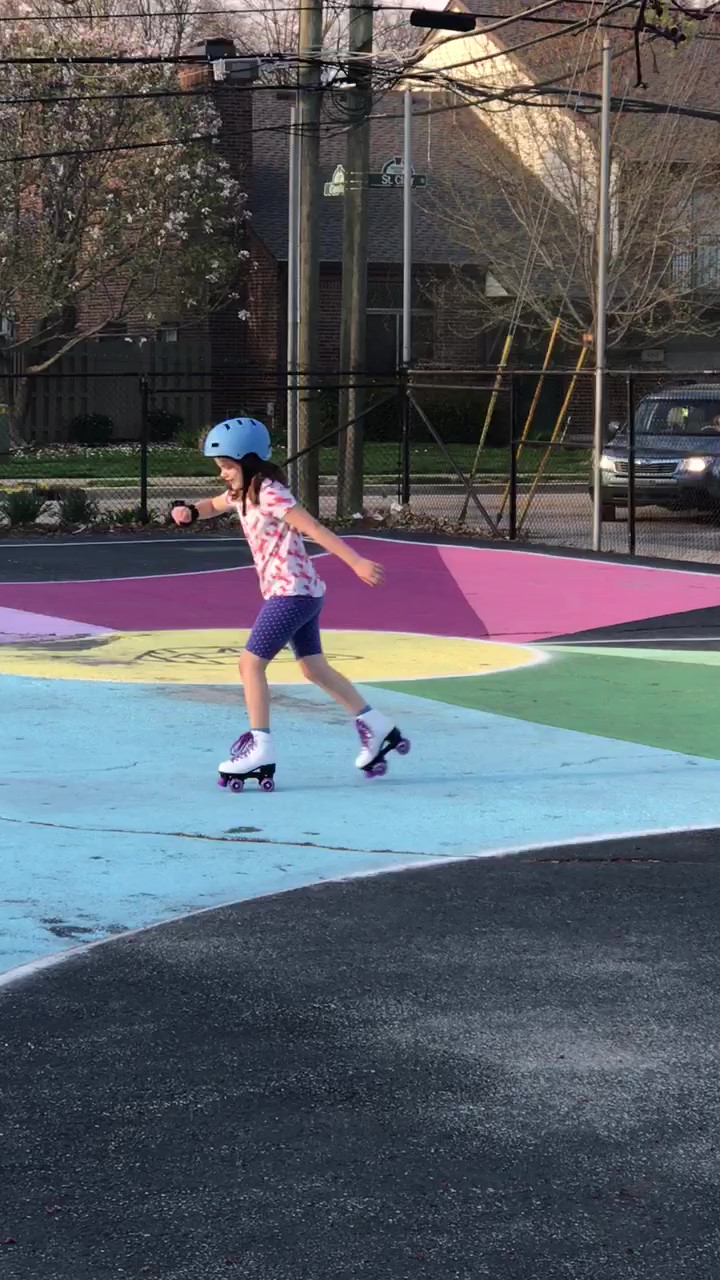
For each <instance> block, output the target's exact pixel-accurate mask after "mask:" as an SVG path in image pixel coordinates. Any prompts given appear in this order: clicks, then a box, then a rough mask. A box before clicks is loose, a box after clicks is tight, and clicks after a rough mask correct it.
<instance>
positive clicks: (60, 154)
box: [0, 133, 217, 164]
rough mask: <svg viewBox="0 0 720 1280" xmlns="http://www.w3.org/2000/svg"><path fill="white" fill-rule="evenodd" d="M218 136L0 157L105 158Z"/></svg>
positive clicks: (17, 160) (1, 159) (6, 160)
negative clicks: (121, 152)
mask: <svg viewBox="0 0 720 1280" xmlns="http://www.w3.org/2000/svg"><path fill="white" fill-rule="evenodd" d="M216 140H217V134H214V133H197V134H193V135H192V136H191V137H189V138H162V139H160V140H159V141H158V142H127V143H115V144H114V145H113V146H112V147H78V148H75V149H68V150H67V151H36V152H34V154H32V155H30V154H28V155H16V156H0V164H22V163H25V162H26V161H30V160H64V159H70V158H71V157H74V156H83V157H85V156H104V155H109V154H111V153H112V154H114V153H115V152H116V151H150V150H152V149H153V148H156V147H188V146H192V145H193V144H194V143H196V142H215V141H216Z"/></svg>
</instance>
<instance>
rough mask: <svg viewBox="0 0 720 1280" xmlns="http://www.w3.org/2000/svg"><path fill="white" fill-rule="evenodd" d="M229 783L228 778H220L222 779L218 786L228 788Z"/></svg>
mask: <svg viewBox="0 0 720 1280" xmlns="http://www.w3.org/2000/svg"><path fill="white" fill-rule="evenodd" d="M227 782H228V780H227V778H222V777H220V778H218V780H217V784H218V786H219V787H226V786H227Z"/></svg>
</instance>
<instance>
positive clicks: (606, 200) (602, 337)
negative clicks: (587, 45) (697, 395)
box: [593, 28, 612, 551]
mask: <svg viewBox="0 0 720 1280" xmlns="http://www.w3.org/2000/svg"><path fill="white" fill-rule="evenodd" d="M601 36H602V109H601V112H600V174H599V184H598V227H597V255H598V261H597V298H596V303H595V305H596V317H595V423H594V432H593V551H600V549H601V547H602V505H601V501H602V495H601V488H600V483H601V481H600V458H601V457H602V450H603V437H604V417H605V373H606V361H607V355H606V339H607V267H608V243H609V237H610V76H611V58H612V50H611V47H610V35H609V32H607V31H606V30H603V29H602V28H601Z"/></svg>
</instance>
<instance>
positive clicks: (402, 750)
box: [395, 738, 410, 756]
mask: <svg viewBox="0 0 720 1280" xmlns="http://www.w3.org/2000/svg"><path fill="white" fill-rule="evenodd" d="M395 750H396V751H397V753H398V755H399V756H406V755H407V753H408V751H409V750H410V739H409V738H401V739H400V741H399V742H398V744H397V747H396V748H395Z"/></svg>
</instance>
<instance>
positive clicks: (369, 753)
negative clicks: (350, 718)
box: [355, 710, 410, 778]
mask: <svg viewBox="0 0 720 1280" xmlns="http://www.w3.org/2000/svg"><path fill="white" fill-rule="evenodd" d="M355 728H356V729H357V731H358V737H359V738H360V741H361V743H362V751H361V752H360V755H359V756H358V758H357V760H356V761H355V764H356V766H357V768H358V769H362V771H363V773H364V774H365V777H366V778H382V776H383V774H385V773H387V768H388V767H387V762H386V760H385V757H386V755H388V753H389V752H390V751H397V753H398V755H401V756H406V755H407V753H408V751H409V750H410V743H409V741H408V739H407V738H403V736H402V734H401V732H400V730H399V729H398V728H397V727H396V726H395V725H393V722H392V720H388V718H387V716H384V715H382V714H381V712H379V711H372V710H371V711H366V712H365V713H364V714H363V715H361V716H358V718H357V720H356V721H355Z"/></svg>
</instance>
